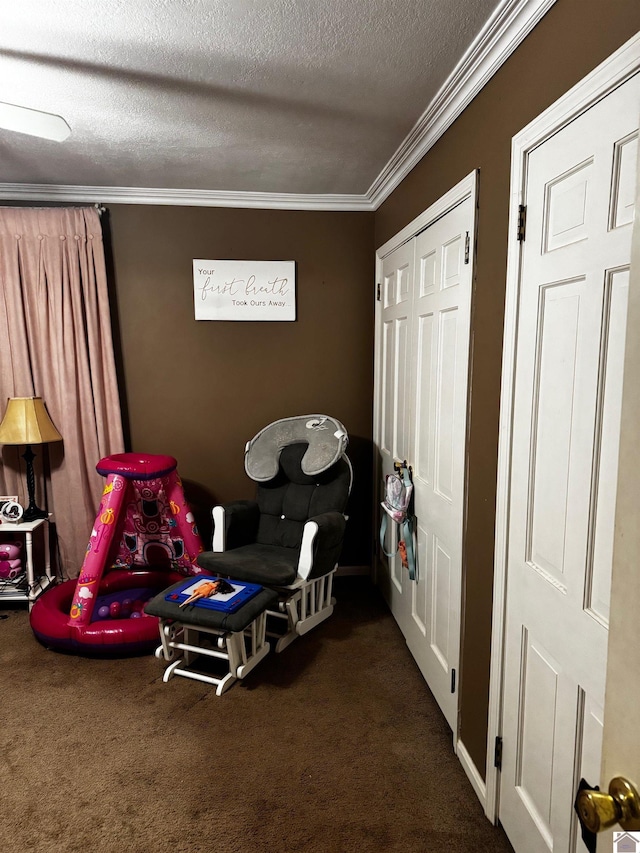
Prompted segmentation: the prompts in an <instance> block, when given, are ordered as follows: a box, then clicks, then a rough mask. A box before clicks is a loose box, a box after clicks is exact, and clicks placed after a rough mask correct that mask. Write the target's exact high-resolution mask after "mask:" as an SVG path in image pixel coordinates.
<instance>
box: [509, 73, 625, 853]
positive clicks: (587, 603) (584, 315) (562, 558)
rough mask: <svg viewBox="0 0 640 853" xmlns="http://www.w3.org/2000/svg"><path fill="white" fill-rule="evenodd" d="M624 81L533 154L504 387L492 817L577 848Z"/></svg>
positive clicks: (616, 383) (599, 668) (605, 490)
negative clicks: (498, 734) (509, 416)
mask: <svg viewBox="0 0 640 853" xmlns="http://www.w3.org/2000/svg"><path fill="white" fill-rule="evenodd" d="M639 113H640V78H639V77H635V78H632V79H631V80H630V81H628V82H627V83H625V84H624V85H623V86H621V87H620V88H618V89H617V90H615V91H614V92H613V93H611V94H610V95H608V96H607V97H606V98H604V99H603V100H602V101H600V102H599V103H598V104H596V105H595V106H593V107H592V108H591V109H589V110H588V111H587V112H585V113H583V114H582V115H581V116H580V117H579V118H577V119H575V120H574V121H573V122H572V123H571V124H569V125H568V126H567V127H565V128H564V129H563V130H561V131H560V132H558V133H557V134H556V135H555V136H552V137H551V139H549V140H548V141H547V142H545V143H544V144H542V145H540V146H539V147H538V148H537V149H536V150H535V151H533V152H532V153H531V155H530V156H529V162H528V167H527V184H526V190H525V197H526V205H527V229H526V239H525V242H524V244H523V250H522V259H521V274H520V302H519V315H518V316H519V319H518V328H517V344H516V372H515V383H514V409H513V437H512V440H513V445H512V460H511V503H510V512H509V535H508V541H509V547H508V556H507V578H508V580H507V610H506V623H505V668H504V699H503V702H504V706H503V707H504V710H503V716H504V723H503V767H502V777H501V787H500V820H501V822H502V823H503V825H504V827H505V830H506V832H507V834H508V835H509V838H510V840H511V842H512V844H513V845H514V848H515V850H516V851H517V853H529V851H531V853H547V851H549V850H554V851H559V853H573V851H576V850H579V851H582V850H583V849H584V848H583V845H582V842H581V841H580V840H579V836H578V832H577V826H576V818H575V814H574V812H573V808H572V804H573V800H574V797H575V792H576V788H577V784H578V781H579V779H580V777H581V776H584V777H585V778H586V779H587V780H588V781H589V782H590V783H591V784H592V785H596V784H599V781H600V780H599V768H600V750H601V741H602V720H603V709H604V685H605V672H606V659H607V639H608V637H607V635H608V624H609V591H610V580H611V561H612V547H613V528H614V513H615V487H616V477H617V466H618V446H619V433H620V405H621V399H622V375H623V352H624V339H625V325H626V311H627V291H628V280H629V261H630V248H631V222H632V219H633V199H634V192H633V190H634V187H635V163H636V153H637V140H638V115H639Z"/></svg>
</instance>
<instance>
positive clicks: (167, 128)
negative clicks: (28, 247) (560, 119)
mask: <svg viewBox="0 0 640 853" xmlns="http://www.w3.org/2000/svg"><path fill="white" fill-rule="evenodd" d="M497 5H498V0H106V2H104V0H102V2H96V0H2V10H1V11H0V101H6V102H9V103H13V104H19V105H22V106H28V107H32V108H35V109H39V110H44V111H49V112H54V113H58V114H60V115H62V116H63V117H64V118H65V119H66V120H67V122H68V123H69V125H70V126H71V129H72V133H71V136H70V137H69V138H68V139H67V140H66V141H65V142H63V143H56V142H52V141H46V140H42V139H36V138H34V137H30V136H26V135H24V134H18V133H12V132H9V131H4V130H0V182H2V183H27V184H29V183H33V184H56V185H59V184H61V185H74V186H78V185H79V186H94V187H95V186H102V187H155V188H175V189H193V190H214V191H215V190H219V191H242V192H269V193H305V194H324V193H345V194H352V193H353V194H361V193H366V192H367V190H368V189H369V187H370V186H371V184H372V182H373V181H374V180H375V178H376V177H377V176H378V175H379V173H380V172H381V170H382V169H383V168H384V167H385V164H386V163H387V162H388V161H389V159H390V158H391V157H392V155H393V154H394V152H395V151H396V150H397V149H398V147H399V146H400V145H401V143H402V142H403V140H404V139H405V137H406V136H407V134H409V132H410V131H411V129H412V128H413V126H414V125H415V123H416V122H417V121H418V119H419V118H420V116H421V115H422V113H423V112H424V110H425V108H426V107H427V105H428V104H429V103H430V102H431V101H432V100H433V98H434V96H435V95H436V94H437V92H438V90H439V89H440V88H441V87H442V85H443V83H444V82H445V80H446V79H447V77H448V76H449V74H450V73H451V72H452V70H453V69H454V67H455V66H456V64H457V63H458V61H459V60H460V58H461V57H462V56H463V54H464V53H465V51H466V50H467V48H468V47H469V45H470V44H471V43H472V41H473V40H474V38H475V37H476V35H477V34H478V33H479V32H480V30H481V29H482V28H483V26H484V24H485V22H486V21H487V19H488V18H489V17H490V16H491V13H492V12H493V10H494V8H495V7H496V6H497Z"/></svg>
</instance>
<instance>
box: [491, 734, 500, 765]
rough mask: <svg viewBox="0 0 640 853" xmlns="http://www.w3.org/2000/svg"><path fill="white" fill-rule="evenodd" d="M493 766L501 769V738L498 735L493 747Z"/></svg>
mask: <svg viewBox="0 0 640 853" xmlns="http://www.w3.org/2000/svg"><path fill="white" fill-rule="evenodd" d="M493 766H494V767H497V768H498V770H502V738H501V737H500V736H498V737H497V738H496V745H495V747H494V749H493Z"/></svg>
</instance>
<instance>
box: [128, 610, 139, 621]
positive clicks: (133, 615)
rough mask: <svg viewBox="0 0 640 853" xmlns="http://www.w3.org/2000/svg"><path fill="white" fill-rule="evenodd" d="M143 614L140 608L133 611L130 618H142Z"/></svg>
mask: <svg viewBox="0 0 640 853" xmlns="http://www.w3.org/2000/svg"><path fill="white" fill-rule="evenodd" d="M141 616H142V613H140V611H139V610H134V611H132V613H131V616H130V617H129V619H140V617H141Z"/></svg>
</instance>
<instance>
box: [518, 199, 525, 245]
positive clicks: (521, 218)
mask: <svg viewBox="0 0 640 853" xmlns="http://www.w3.org/2000/svg"><path fill="white" fill-rule="evenodd" d="M526 227H527V206H526V204H519V205H518V232H517V237H518V243H523V242H524V232H525V230H526Z"/></svg>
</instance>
